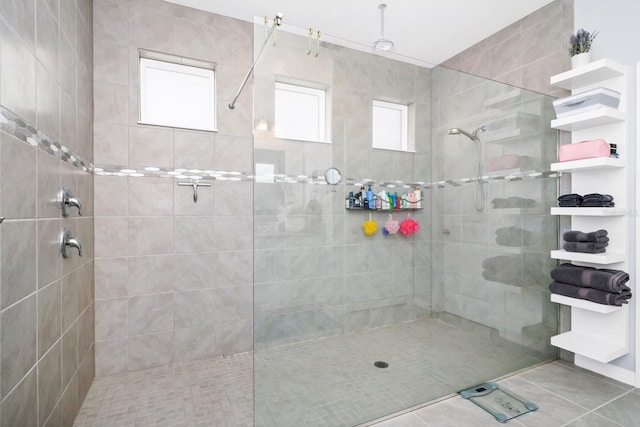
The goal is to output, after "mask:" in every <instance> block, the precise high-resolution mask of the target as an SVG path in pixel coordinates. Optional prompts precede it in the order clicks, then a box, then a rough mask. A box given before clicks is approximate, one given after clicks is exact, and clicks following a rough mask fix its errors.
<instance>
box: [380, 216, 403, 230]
mask: <svg viewBox="0 0 640 427" xmlns="http://www.w3.org/2000/svg"><path fill="white" fill-rule="evenodd" d="M399 229H400V223H399V222H398V221H395V220H394V219H393V217H392V216H391V215H389V219H388V220H387V222H385V223H384V230H383V231H384V232H385V234H396V233H397V232H398V230H399Z"/></svg>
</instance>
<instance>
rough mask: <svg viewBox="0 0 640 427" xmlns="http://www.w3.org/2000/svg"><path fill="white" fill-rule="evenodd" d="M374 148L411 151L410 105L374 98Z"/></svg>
mask: <svg viewBox="0 0 640 427" xmlns="http://www.w3.org/2000/svg"><path fill="white" fill-rule="evenodd" d="M372 110H373V115H372V126H373V129H372V137H373V144H372V146H373V148H382V149H385V150H397V151H411V150H412V149H413V148H412V147H409V137H408V133H409V132H408V127H409V126H408V123H409V107H408V106H407V105H402V104H394V103H391V102H384V101H378V100H375V99H374V100H373V104H372Z"/></svg>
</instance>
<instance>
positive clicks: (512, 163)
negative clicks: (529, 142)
mask: <svg viewBox="0 0 640 427" xmlns="http://www.w3.org/2000/svg"><path fill="white" fill-rule="evenodd" d="M528 159H529V158H528V157H527V156H518V155H517V154H504V155H502V156H498V157H492V158H490V159H489V161H488V162H487V168H488V170H490V171H499V170H505V169H515V168H521V167H524V165H525V162H526V161H527V160H528Z"/></svg>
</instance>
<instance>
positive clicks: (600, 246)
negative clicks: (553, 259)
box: [563, 242, 609, 254]
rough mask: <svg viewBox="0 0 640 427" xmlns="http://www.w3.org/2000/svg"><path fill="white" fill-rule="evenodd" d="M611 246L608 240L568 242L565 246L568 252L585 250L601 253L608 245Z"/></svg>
mask: <svg viewBox="0 0 640 427" xmlns="http://www.w3.org/2000/svg"><path fill="white" fill-rule="evenodd" d="M607 246H609V244H608V243H607V242H604V243H597V242H566V243H565V244H564V246H563V248H564V250H565V251H567V252H583V253H587V254H601V253H604V252H605V251H606V249H605V248H606V247H607Z"/></svg>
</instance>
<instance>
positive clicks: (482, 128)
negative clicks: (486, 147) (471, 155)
mask: <svg viewBox="0 0 640 427" xmlns="http://www.w3.org/2000/svg"><path fill="white" fill-rule="evenodd" d="M486 131H487V127H486V126H480V127H479V128H478V129H476V130H474V131H473V133H470V132H467V131H466V130H464V129H460V128H451V129H449V135H464V136H466V137H467V138H469V139H470V140H472V141H480V138H478V132H486Z"/></svg>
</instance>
